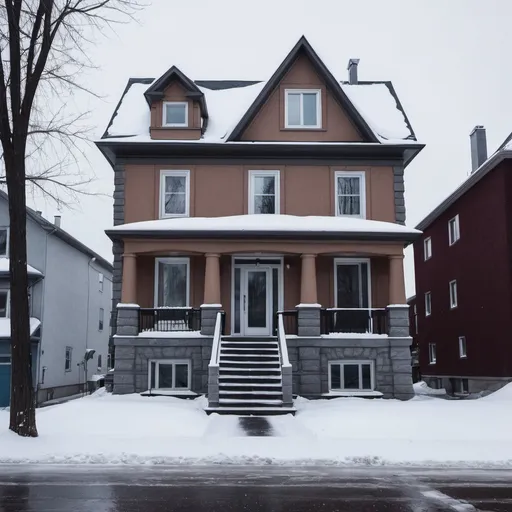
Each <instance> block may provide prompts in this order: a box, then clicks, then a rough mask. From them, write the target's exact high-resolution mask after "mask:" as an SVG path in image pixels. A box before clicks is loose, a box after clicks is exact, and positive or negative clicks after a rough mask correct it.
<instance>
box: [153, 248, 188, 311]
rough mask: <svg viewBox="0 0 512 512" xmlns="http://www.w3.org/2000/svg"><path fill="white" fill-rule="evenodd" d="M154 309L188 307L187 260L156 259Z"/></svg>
mask: <svg viewBox="0 0 512 512" xmlns="http://www.w3.org/2000/svg"><path fill="white" fill-rule="evenodd" d="M155 280H156V286H155V307H165V306H167V307H187V306H188V305H189V287H190V285H189V281H190V271H189V259H188V258H157V259H156V279H155Z"/></svg>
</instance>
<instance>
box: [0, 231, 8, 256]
mask: <svg viewBox="0 0 512 512" xmlns="http://www.w3.org/2000/svg"><path fill="white" fill-rule="evenodd" d="M8 254H9V228H6V227H0V256H7V255H8Z"/></svg>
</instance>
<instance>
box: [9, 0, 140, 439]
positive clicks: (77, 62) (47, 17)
mask: <svg viewBox="0 0 512 512" xmlns="http://www.w3.org/2000/svg"><path fill="white" fill-rule="evenodd" d="M139 7H142V3H141V2H140V1H139V0H1V1H0V142H1V145H2V150H3V163H4V171H5V182H6V184H7V191H8V195H9V217H10V241H9V256H10V288H11V319H10V322H11V356H12V373H11V407H10V425H9V428H10V429H11V430H12V431H14V432H16V433H17V434H19V435H20V436H26V437H29V436H31V437H36V436H37V428H36V421H35V397H34V388H33V384H32V375H31V353H30V352H31V350H30V329H29V308H28V294H27V290H28V276H27V243H26V220H27V219H26V184H27V182H29V183H31V184H32V185H33V186H35V187H39V188H40V190H42V191H43V192H45V193H46V194H49V195H50V197H52V198H53V199H54V200H56V201H57V202H59V201H61V199H60V198H59V194H58V192H57V190H58V189H59V188H60V187H64V190H66V191H67V192H68V193H71V194H73V193H75V192H76V191H77V190H78V188H79V187H80V186H86V185H87V184H88V183H89V181H88V179H89V178H87V177H86V176H84V177H83V179H82V180H80V179H78V180H76V176H69V175H67V174H66V169H67V167H68V165H69V164H70V162H66V161H65V162H62V160H59V159H60V158H62V155H56V158H55V159H54V163H53V164H51V165H43V166H42V167H41V168H29V172H28V173H27V162H28V161H29V160H30V159H31V158H32V157H37V158H34V159H35V160H36V161H40V157H41V155H46V156H48V154H49V153H48V150H47V149H46V152H45V151H44V150H43V148H48V145H49V144H50V145H51V142H52V141H53V142H55V141H58V142H59V144H61V145H63V146H64V148H65V149H67V150H68V151H67V153H65V154H64V158H65V159H66V158H73V157H72V156H70V155H73V154H74V149H77V148H78V146H75V147H73V145H74V144H76V142H74V141H76V140H80V139H81V138H83V131H82V126H81V121H82V120H81V119H80V118H76V117H75V118H72V117H71V118H67V120H66V118H65V117H63V115H62V112H63V110H61V109H59V108H57V109H56V111H55V110H53V113H49V112H52V109H51V106H52V104H55V102H57V103H58V102H59V100H60V101H62V99H61V96H60V95H61V93H62V91H63V90H65V89H68V90H72V89H75V90H76V89H79V90H83V91H89V88H88V87H86V86H84V85H82V84H80V82H79V77H80V76H81V72H83V70H84V68H85V67H87V66H89V65H90V64H91V63H90V62H89V59H88V57H87V53H86V50H85V48H86V46H87V43H90V42H92V34H93V33H94V29H99V28H102V27H108V26H111V24H112V23H116V22H122V21H124V20H126V17H127V16H128V17H129V18H130V17H132V16H133V14H134V12H135V10H136V9H137V8H139ZM49 96H51V98H52V100H53V101H51V102H48V97H49ZM68 178H73V179H71V180H70V179H68ZM77 187H78V188H77ZM83 192H85V193H87V190H86V189H84V190H83Z"/></svg>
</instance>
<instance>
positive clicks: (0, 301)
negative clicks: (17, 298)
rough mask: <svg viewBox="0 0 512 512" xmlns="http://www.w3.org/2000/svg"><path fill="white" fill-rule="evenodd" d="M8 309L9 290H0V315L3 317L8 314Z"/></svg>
mask: <svg viewBox="0 0 512 512" xmlns="http://www.w3.org/2000/svg"><path fill="white" fill-rule="evenodd" d="M8 310H9V291H8V290H1V291H0V317H1V318H5V317H7V316H8Z"/></svg>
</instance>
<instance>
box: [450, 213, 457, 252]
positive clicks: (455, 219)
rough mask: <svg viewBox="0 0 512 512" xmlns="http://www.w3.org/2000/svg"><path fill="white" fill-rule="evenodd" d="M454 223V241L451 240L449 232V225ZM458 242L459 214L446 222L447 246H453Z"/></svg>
mask: <svg viewBox="0 0 512 512" xmlns="http://www.w3.org/2000/svg"><path fill="white" fill-rule="evenodd" d="M452 222H453V223H454V226H455V228H454V230H453V231H454V237H455V239H454V240H452V232H451V230H450V225H451V223H452ZM459 240H460V224H459V214H457V215H455V217H453V218H451V219H450V220H449V221H448V245H450V246H452V245H453V244H455V243H457V242H458V241H459Z"/></svg>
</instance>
